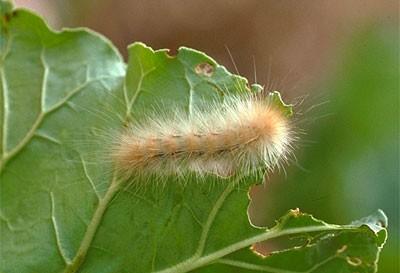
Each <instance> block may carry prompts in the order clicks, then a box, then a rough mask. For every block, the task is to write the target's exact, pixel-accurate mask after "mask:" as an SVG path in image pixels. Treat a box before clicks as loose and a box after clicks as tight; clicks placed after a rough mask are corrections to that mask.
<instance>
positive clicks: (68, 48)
mask: <svg viewBox="0 0 400 273" xmlns="http://www.w3.org/2000/svg"><path fill="white" fill-rule="evenodd" d="M0 7H1V12H0V14H1V34H0V35H1V36H0V38H1V40H0V46H1V52H0V56H1V58H0V83H1V84H0V88H1V96H0V106H1V107H0V120H1V126H0V140H1V145H0V154H1V161H0V164H1V165H0V168H1V169H0V186H1V191H0V224H1V246H2V247H1V250H0V255H1V256H0V260H1V264H0V270H1V271H2V272H78V271H79V272H156V271H161V272H187V271H189V270H195V269H198V268H202V267H205V266H207V265H209V264H210V263H213V262H218V263H219V266H224V267H225V266H226V264H227V262H226V261H228V260H225V262H223V261H224V260H221V259H225V258H224V257H226V259H232V258H231V256H230V255H234V256H232V257H236V256H239V257H249V258H250V259H256V258H257V259H259V258H258V257H257V256H255V255H254V254H253V253H252V252H251V251H249V250H247V249H246V248H248V247H249V246H251V245H252V244H254V243H257V242H260V241H263V240H267V239H270V238H275V237H281V236H285V235H290V234H309V233H315V232H331V233H332V234H339V232H341V231H342V230H343V232H350V231H351V232H354V233H355V234H357V235H358V236H359V237H360V238H361V239H364V240H367V241H368V239H370V240H369V241H368V244H369V245H368V246H371V253H372V252H373V254H374V255H375V256H374V257H375V258H376V256H377V253H378V252H379V247H380V246H381V245H382V240H383V239H382V236H381V235H380V234H381V229H382V228H377V229H373V228H371V227H363V228H360V227H359V226H360V225H365V222H363V221H362V222H361V223H358V224H355V225H353V226H342V227H341V226H336V225H329V224H326V223H324V222H322V221H318V220H315V219H314V218H312V217H311V216H309V215H304V214H302V213H300V212H297V211H291V212H289V213H288V214H287V215H286V216H284V217H283V218H282V219H281V220H280V222H279V223H278V224H277V226H276V227H275V228H273V229H271V230H265V229H261V228H255V227H253V226H251V225H250V223H249V221H248V216H247V207H248V196H247V191H248V188H249V186H250V185H252V184H255V183H257V182H260V181H257V180H255V179H254V178H248V179H243V180H244V181H242V182H241V183H239V184H235V183H234V181H229V180H223V179H218V178H215V177H207V178H206V179H204V180H201V181H196V179H194V178H190V177H189V178H188V179H187V181H177V180H181V179H180V178H166V179H165V181H163V183H157V182H155V181H150V182H149V181H147V182H146V181H139V182H140V183H141V184H140V183H139V184H140V185H143V186H138V185H131V184H130V183H129V181H123V180H121V179H118V178H117V176H116V175H115V173H114V172H113V166H112V162H110V160H109V159H108V158H107V147H109V146H110V145H111V144H112V141H113V138H115V136H116V135H117V134H118V132H119V130H121V129H122V128H123V127H124V125H126V124H127V123H128V122H130V121H132V120H136V119H140V118H143V116H145V115H146V114H147V113H149V111H151V109H153V108H154V107H160V106H161V107H179V108H182V109H184V110H185V111H186V113H187V114H188V115H190V113H191V109H192V108H193V107H195V106H196V105H201V104H202V103H204V102H207V101H210V100H218V99H221V100H222V99H223V97H224V94H226V93H227V92H247V91H249V89H250V88H249V87H248V86H247V81H246V80H245V79H244V78H242V77H239V76H236V75H232V74H231V73H229V72H228V71H227V70H226V69H225V68H224V67H222V66H220V65H218V64H217V63H216V62H215V61H214V60H213V59H211V58H210V57H208V56H206V55H205V54H203V53H201V52H198V51H195V50H192V49H189V48H180V49H179V50H178V53H177V55H176V56H169V55H168V54H167V51H166V50H158V51H154V50H152V49H151V48H149V47H147V46H145V45H144V44H141V43H135V44H133V45H131V46H130V47H129V60H128V64H127V65H126V64H125V63H124V62H123V60H122V58H121V56H120V55H119V53H118V52H117V51H116V50H115V48H114V47H113V46H112V45H111V44H110V42H109V41H107V40H106V39H105V38H103V37H102V36H100V35H98V34H96V33H93V32H92V31H90V30H86V29H77V30H64V31H62V32H54V31H52V30H50V29H49V28H48V27H47V26H46V24H45V23H44V22H43V20H42V19H40V18H39V17H37V16H36V15H34V14H32V13H30V12H28V11H25V10H20V9H18V10H13V11H12V10H11V8H10V6H9V5H8V4H7V3H6V2H4V1H0ZM125 75H126V76H125ZM271 96H272V98H274V100H275V101H276V103H278V104H279V105H280V107H282V109H283V111H285V112H287V113H288V114H291V108H290V106H288V105H285V104H284V103H283V102H282V101H281V99H280V96H279V94H278V93H274V94H273V95H271ZM142 182H143V183H142ZM135 183H138V181H135ZM372 222H373V223H375V222H376V219H375V218H372ZM344 234H345V233H344ZM335 236H336V235H335ZM337 236H339V235H337ZM350 237H351V238H350ZM350 237H348V238H347V239H343V240H344V241H346V240H350V239H352V236H350ZM383 237H385V236H383ZM335 238H336V237H335ZM374 240H375V241H374ZM379 240H380V241H379ZM344 241H341V242H343V243H344ZM323 242H324V243H326V242H328V243H326V245H327V246H328V247H330V248H332V249H334V248H335V246H337V244H336V245H335V244H333V243H331V242H329V241H326V240H325V241H323ZM371 242H372V243H371ZM363 244H366V245H367V242H363ZM314 245H317V246H318V243H315V244H314ZM373 246H375V248H373ZM324 247H325V246H324ZM290 251H295V249H293V250H289V252H290ZM289 252H287V253H289ZM285 253H286V252H282V253H280V254H279V253H278V254H274V255H273V256H271V257H278V258H275V260H279V261H280V262H276V263H272V266H276V267H277V268H279V267H280V266H281V265H282V261H284V259H287V258H286V257H287V255H289V254H285ZM295 253H300V251H298V252H296V251H295ZM296 255H297V254H296ZM302 255H303V253H302ZM372 256H373V255H372V254H371V257H372ZM279 257H281V258H279ZM296 257H297V259H299V260H300V259H301V256H296ZM357 257H358V256H357ZM360 257H361V258H360V259H362V261H363V262H364V260H365V261H369V260H367V259H364V256H360ZM368 257H369V256H368ZM371 257H370V258H371ZM371 260H372V258H371ZM221 261H222V262H221ZM241 261H242V260H241ZM263 261H264V260H262V261H261V263H262V262H263ZM265 261H269V259H265ZM305 262H306V261H305ZM307 262H308V263H307V264H306V265H304V268H307V267H306V266H310V265H312V264H314V263H318V262H320V259H319V260H318V259H315V260H313V259H311V260H310V261H308V260H307ZM228 263H229V262H228ZM202 270H203V269H202ZM204 270H208V269H207V267H205V268H204ZM365 272H368V271H365Z"/></svg>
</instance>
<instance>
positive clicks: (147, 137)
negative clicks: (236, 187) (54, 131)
mask: <svg viewBox="0 0 400 273" xmlns="http://www.w3.org/2000/svg"><path fill="white" fill-rule="evenodd" d="M274 94H275V95H276V94H278V93H274ZM278 95H279V94H278ZM270 98H271V96H267V97H262V96H259V95H255V94H246V95H228V96H227V97H225V98H224V101H223V102H213V103H211V104H207V105H206V106H205V107H201V108H200V107H198V108H196V109H192V111H191V113H190V115H187V114H186V113H181V112H179V111H175V112H174V113H173V115H169V116H168V115H164V114H163V113H156V115H153V116H152V117H147V118H145V119H143V120H142V121H139V122H135V123H133V124H131V125H130V126H129V127H128V129H127V130H126V131H124V132H123V133H122V134H121V135H120V136H119V137H118V138H117V139H118V140H117V142H116V143H115V145H114V146H113V149H112V151H111V154H112V158H113V159H114V162H115V165H116V167H117V169H119V170H120V171H122V172H123V173H126V174H128V175H132V174H161V175H168V174H178V175H179V174H184V173H187V172H195V173H196V174H199V175H205V174H215V175H218V176H222V177H229V176H231V175H234V174H236V173H238V172H242V173H243V172H244V173H245V174H248V173H252V172H256V171H257V170H259V169H260V168H264V169H265V168H266V169H272V168H274V167H275V166H277V165H279V164H280V162H283V161H286V160H287V158H288V155H289V154H290V151H291V146H292V145H291V144H292V142H293V139H294V137H293V133H292V131H291V125H290V121H289V118H288V116H287V115H285V113H284V111H282V109H280V108H279V107H278V106H277V105H275V104H274V103H273V101H272V100H271V99H270ZM279 98H280V97H279Z"/></svg>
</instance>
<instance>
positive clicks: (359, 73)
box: [15, 0, 400, 273]
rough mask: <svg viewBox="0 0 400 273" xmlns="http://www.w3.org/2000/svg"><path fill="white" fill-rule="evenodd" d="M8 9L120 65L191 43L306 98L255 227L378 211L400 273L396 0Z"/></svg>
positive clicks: (255, 206)
mask: <svg viewBox="0 0 400 273" xmlns="http://www.w3.org/2000/svg"><path fill="white" fill-rule="evenodd" d="M15 2H16V5H19V6H24V7H28V8H30V9H33V10H35V11H36V12H38V13H39V14H41V15H42V16H44V17H45V18H47V20H48V21H49V24H50V25H51V26H52V27H53V28H56V29H60V28H62V27H77V26H85V27H89V28H91V29H94V30H96V31H98V32H100V33H102V34H104V35H105V36H106V37H108V38H109V39H110V40H111V41H112V42H113V43H114V44H115V45H117V47H118V48H119V50H120V52H122V54H123V55H124V56H125V58H126V57H127V56H126V54H127V50H126V47H127V45H129V44H130V43H132V42H134V41H142V42H144V43H146V44H147V45H149V46H151V47H153V48H154V49H159V48H169V49H171V53H172V54H173V53H174V52H175V51H176V49H177V48H178V47H179V46H188V47H192V48H195V49H198V50H201V51H203V52H205V53H207V54H208V55H209V56H212V57H213V58H214V59H216V61H217V62H219V63H220V64H223V65H225V66H226V67H227V68H228V69H229V70H230V71H232V72H234V71H235V70H236V68H235V67H234V65H233V63H232V60H231V58H230V56H229V53H228V50H227V48H228V49H229V51H230V52H231V54H232V56H233V59H234V62H235V63H236V66H237V69H238V71H239V73H240V74H241V75H243V76H245V77H247V78H248V79H249V81H250V82H254V81H257V82H258V83H260V84H261V85H265V86H266V88H267V89H277V90H279V91H281V92H282V93H283V96H284V98H285V100H286V101H289V102H290V101H296V98H299V97H301V96H308V98H307V100H306V103H305V105H306V106H301V107H300V108H302V109H300V110H301V111H302V112H307V110H308V109H309V107H311V109H313V111H310V112H309V113H305V114H304V116H305V117H304V118H302V117H300V126H301V127H302V128H303V129H304V130H305V131H306V132H307V135H306V136H304V137H303V139H302V140H301V141H300V142H301V143H300V145H299V146H300V147H299V148H298V149H297V150H296V155H297V156H298V159H297V162H293V163H292V164H290V166H289V167H288V168H287V170H286V173H275V174H274V175H271V177H270V179H269V181H267V183H266V184H265V185H260V186H257V187H255V188H254V189H253V190H252V196H253V202H252V206H251V208H250V212H251V214H252V217H253V222H254V223H255V224H257V225H269V226H270V225H271V224H273V223H274V220H275V219H277V218H278V217H279V216H280V215H282V214H283V213H284V212H285V211H287V210H288V209H291V208H295V207H299V208H300V209H301V210H303V211H306V212H309V213H312V214H314V215H315V216H317V217H318V218H322V219H324V220H326V221H331V222H337V223H347V222H349V221H351V220H353V219H357V218H361V217H363V216H365V215H368V214H370V213H372V212H373V211H374V210H376V209H378V208H382V209H383V210H384V211H385V212H386V213H387V215H388V217H389V223H390V225H389V240H388V243H387V245H386V247H385V249H384V250H383V252H382V255H381V261H380V269H379V272H387V273H394V272H400V271H399V270H400V269H399V262H398V257H400V253H399V232H398V231H399V229H400V223H399V194H400V193H399V181H400V176H399V173H400V171H399V166H400V163H399V75H400V72H399V3H398V1H395V0H375V1H374V0H339V1H294V0H284V1H261V0H258V1H256V0H241V1H238V0H236V1H233V0H230V1H229V0H215V1H212V2H211V1H199V0H196V1H184V0H168V1H166V0H163V1H153V0H135V1H127V0H113V1H111V0H97V1H94V0H69V1H65V0H35V1H33V0H16V1H15ZM255 78H256V79H255ZM314 106H315V107H314ZM315 109H317V110H318V111H314V110H315ZM304 121H306V122H305V123H304ZM259 247H260V248H262V249H264V250H266V249H269V248H270V247H271V245H268V246H266V245H262V246H259Z"/></svg>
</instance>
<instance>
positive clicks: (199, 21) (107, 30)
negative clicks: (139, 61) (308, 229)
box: [15, 0, 398, 95]
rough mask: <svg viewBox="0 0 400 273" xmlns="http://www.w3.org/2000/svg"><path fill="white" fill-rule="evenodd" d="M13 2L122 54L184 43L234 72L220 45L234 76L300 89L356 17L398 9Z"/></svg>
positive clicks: (322, 68)
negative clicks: (96, 35)
mask: <svg viewBox="0 0 400 273" xmlns="http://www.w3.org/2000/svg"><path fill="white" fill-rule="evenodd" d="M15 2H16V5H20V6H25V7H29V8H31V9H34V10H36V11H37V12H38V13H40V14H42V15H43V16H44V17H45V18H48V20H49V22H50V25H51V26H52V27H54V28H56V29H60V28H61V27H76V26H86V27H89V28H92V29H94V30H96V31H99V32H100V33H102V34H104V35H105V36H106V37H108V38H109V39H111V40H112V41H113V43H114V44H116V45H117V47H118V48H119V49H120V51H121V52H122V53H123V54H124V56H125V57H126V53H127V51H126V47H127V45H128V44H130V43H132V42H133V41H142V42H144V43H146V44H148V45H150V46H151V47H153V48H155V49H159V48H169V49H171V51H172V52H174V51H175V50H176V49H177V48H178V47H179V46H183V45H184V46H188V47H192V48H196V49H198V50H201V51H204V52H206V53H207V54H208V55H210V56H212V57H214V58H215V59H216V60H217V61H218V62H220V63H221V64H224V65H225V66H227V67H228V69H229V70H231V71H235V69H234V67H233V64H232V61H231V60H230V57H229V54H228V51H227V49H226V48H228V49H229V50H230V51H231V53H232V56H233V59H234V61H235V63H236V65H237V67H238V70H239V72H240V74H241V75H243V76H245V77H247V78H248V79H250V80H252V81H254V78H255V74H257V75H256V76H257V81H258V82H259V83H260V84H262V85H266V86H268V87H269V86H270V85H272V87H275V88H277V89H280V90H282V92H283V93H290V92H291V91H292V90H293V89H295V92H301V93H303V94H304V93H305V94H308V93H309V88H310V86H311V85H313V84H315V83H316V82H318V81H319V80H320V79H321V77H322V78H323V77H325V76H326V75H327V73H329V71H330V70H331V69H332V68H333V67H335V63H336V58H335V57H334V56H335V55H336V54H338V50H340V49H341V45H342V44H343V42H344V41H345V40H346V39H347V38H348V35H351V34H352V33H353V32H354V31H355V30H357V29H358V28H360V27H361V26H362V25H364V24H371V23H376V22H377V21H389V22H390V21H392V22H395V21H396V19H397V13H398V4H397V1H396V0H385V1H379V0H378V1H377V0H340V1H317V2H315V1H294V0H285V1H260V0H241V1H238V0H235V1H232V0H216V1H212V2H209V1H184V0H168V1H166V0H162V1H148V0H135V1H126V0H113V1H110V0H108V1H107V0H100V1H99V0H97V1H94V0H86V1H83V0H70V1H62V0H58V1H57V0H40V1H33V0H18V1H15ZM253 59H254V60H255V61H253ZM254 63H255V67H256V69H254ZM255 70H256V73H255ZM293 92H294V91H293ZM286 95H288V94H286Z"/></svg>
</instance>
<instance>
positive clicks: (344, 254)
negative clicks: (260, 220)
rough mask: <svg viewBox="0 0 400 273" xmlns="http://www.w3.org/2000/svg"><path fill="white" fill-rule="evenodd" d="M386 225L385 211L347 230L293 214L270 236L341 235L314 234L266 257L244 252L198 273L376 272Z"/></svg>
mask: <svg viewBox="0 0 400 273" xmlns="http://www.w3.org/2000/svg"><path fill="white" fill-rule="evenodd" d="M386 224H387V219H386V216H385V215H384V214H383V212H382V211H378V212H377V213H375V214H373V215H370V216H368V217H366V218H363V219H360V220H358V221H355V222H353V223H351V224H350V225H347V226H333V225H329V224H326V223H324V222H321V221H319V220H316V219H315V218H313V217H312V216H310V215H307V214H302V213H299V211H297V210H294V211H290V212H289V213H288V214H287V215H285V216H284V217H283V218H282V219H281V220H280V221H279V222H278V224H277V225H276V226H275V227H274V228H272V229H271V230H270V231H267V234H268V233H270V234H271V233H273V232H277V233H280V235H279V236H281V235H282V234H296V233H298V234H300V233H306V232H308V231H307V230H317V227H320V228H321V229H323V228H324V227H325V228H329V229H331V230H334V229H335V227H336V229H337V230H338V232H335V233H332V232H312V233H310V234H309V235H308V236H307V241H306V243H305V244H303V245H300V246H298V247H292V248H290V249H286V250H281V251H276V252H272V253H270V254H269V255H268V256H267V257H261V256H256V255H252V254H251V253H250V251H248V250H241V251H238V252H236V253H233V254H230V255H227V256H225V257H223V258H220V259H216V260H215V261H214V263H213V264H212V265H210V266H207V267H205V268H202V269H200V270H196V271H195V272H199V273H200V272H201V273H205V272H221V273H223V272H249V271H251V272H253V271H254V272H257V271H258V272H270V273H299V272H321V273H330V272H332V273H336V272H349V273H350V272H376V271H377V261H378V257H379V253H380V250H381V247H382V245H383V244H384V242H385V241H386V229H385V227H386ZM296 229H302V230H303V231H302V232H300V231H296Z"/></svg>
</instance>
